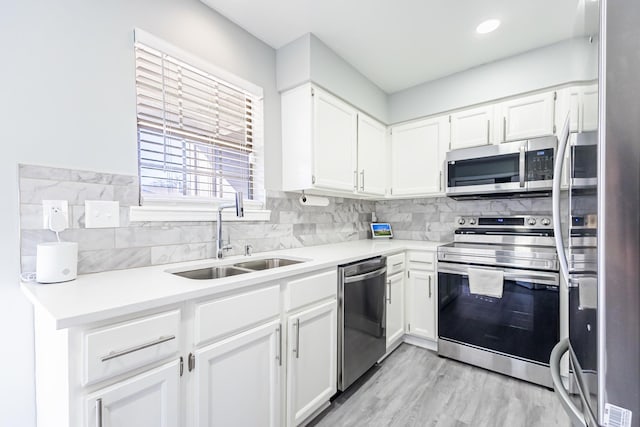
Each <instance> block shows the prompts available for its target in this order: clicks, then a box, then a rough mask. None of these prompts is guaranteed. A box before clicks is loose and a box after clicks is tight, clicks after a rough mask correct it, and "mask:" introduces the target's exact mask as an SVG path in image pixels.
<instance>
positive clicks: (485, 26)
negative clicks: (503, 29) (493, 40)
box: [476, 19, 500, 34]
mask: <svg viewBox="0 0 640 427" xmlns="http://www.w3.org/2000/svg"><path fill="white" fill-rule="evenodd" d="M499 26H500V20H499V19H487V20H486V21H484V22H481V23H480V25H478V26H477V27H476V32H477V33H478V34H487V33H490V32H491V31H495V30H496V28H498V27H499Z"/></svg>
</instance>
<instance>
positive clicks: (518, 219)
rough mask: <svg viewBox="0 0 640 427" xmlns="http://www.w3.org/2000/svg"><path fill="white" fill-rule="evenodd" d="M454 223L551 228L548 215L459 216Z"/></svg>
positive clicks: (460, 224)
mask: <svg viewBox="0 0 640 427" xmlns="http://www.w3.org/2000/svg"><path fill="white" fill-rule="evenodd" d="M456 225H457V226H458V227H464V228H516V229H517V228H551V227H552V225H551V217H550V216H529V215H522V216H460V217H457V218H456Z"/></svg>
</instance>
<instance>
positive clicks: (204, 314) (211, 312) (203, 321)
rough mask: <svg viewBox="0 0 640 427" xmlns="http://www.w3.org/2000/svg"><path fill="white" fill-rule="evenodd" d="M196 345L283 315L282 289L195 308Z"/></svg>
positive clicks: (226, 299)
mask: <svg viewBox="0 0 640 427" xmlns="http://www.w3.org/2000/svg"><path fill="white" fill-rule="evenodd" d="M195 312H196V317H195V344H196V345H198V344H201V343H203V342H206V341H209V340H214V339H218V338H223V337H225V336H229V335H231V334H233V333H234V332H239V331H242V330H245V329H248V328H250V327H251V326H254V325H256V324H258V323H261V322H264V321H268V320H271V319H273V318H274V317H277V316H278V315H279V314H280V286H279V285H275V286H269V287H267V288H263V289H258V290H255V291H251V292H245V293H242V294H239V295H232V296H230V297H227V298H221V299H217V300H214V301H210V302H205V303H203V304H199V305H197V306H196V310H195Z"/></svg>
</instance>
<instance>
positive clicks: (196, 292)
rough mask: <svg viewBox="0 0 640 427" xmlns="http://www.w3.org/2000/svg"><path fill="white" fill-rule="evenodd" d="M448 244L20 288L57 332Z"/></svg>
mask: <svg viewBox="0 0 640 427" xmlns="http://www.w3.org/2000/svg"><path fill="white" fill-rule="evenodd" d="M442 244H444V242H425V241H413V240H375V241H374V240H357V241H352V242H344V243H336V244H329V245H320V246H309V247H304V248H293V249H285V250H279V251H271V252H261V253H258V254H254V255H252V256H251V257H246V256H235V257H228V258H225V259H224V260H221V261H219V260H216V259H208V260H198V261H190V262H182V263H176V264H165V265H157V266H152V267H143V268H132V269H127V270H116V271H107V272H103V273H95V274H86V275H80V276H78V278H77V279H76V280H73V281H71V282H66V283H57V284H38V283H27V282H23V283H22V291H23V292H24V294H25V295H26V296H27V298H29V300H30V301H31V302H32V303H33V304H34V306H35V308H36V309H38V310H44V311H45V312H46V313H47V314H48V315H49V316H51V318H52V319H53V320H54V322H55V325H56V328H57V329H64V328H70V327H75V326H82V325H85V324H88V323H91V322H97V321H101V320H106V319H109V318H111V317H115V316H121V315H126V314H131V313H135V312H138V311H142V310H148V309H153V308H157V307H161V306H164V305H169V304H174V303H180V302H183V301H186V300H191V299H195V298H200V297H205V296H211V295H215V294H218V293H221V292H228V291H231V290H236V289H242V288H244V287H248V286H252V285H256V284H260V283H264V282H268V281H274V280H279V279H282V278H284V277H290V276H294V275H297V274H304V273H308V272H311V271H315V270H319V269H323V268H330V267H335V266H337V265H340V264H346V263H349V262H352V261H357V260H359V259H364V258H368V257H373V256H378V255H388V254H392V253H395V252H401V251H405V250H411V249H413V250H435V249H436V248H437V247H438V246H440V245H442ZM272 256H278V257H290V258H304V259H308V260H309V261H307V262H303V263H300V264H295V265H290V266H286V267H279V268H273V269H270V270H262V271H256V272H252V273H246V274H240V275H237V276H230V277H226V278H221V279H211V280H194V279H187V278H184V277H180V276H176V275H173V274H170V273H167V271H166V270H172V271H180V270H185V269H189V267H199V266H203V267H209V266H213V265H225V264H233V263H235V262H241V261H249V260H253V259H260V258H265V257H272Z"/></svg>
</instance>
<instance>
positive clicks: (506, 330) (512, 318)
mask: <svg viewBox="0 0 640 427" xmlns="http://www.w3.org/2000/svg"><path fill="white" fill-rule="evenodd" d="M457 223H458V225H459V228H458V229H456V231H455V237H454V242H453V243H450V244H448V245H444V246H441V247H440V248H439V249H438V338H439V341H438V353H439V354H440V355H441V356H445V357H448V358H452V359H456V360H460V361H462V362H466V363H469V364H472V365H476V366H480V367H482V368H485V369H489V370H492V371H496V372H500V373H502V374H506V375H510V376H512V377H515V378H520V379H523V380H526V381H530V382H533V383H536V384H540V385H543V386H545V387H551V386H552V381H551V374H550V371H549V357H550V355H551V350H552V349H553V347H554V346H555V345H556V343H557V342H558V341H559V339H560V298H561V295H560V294H561V292H560V286H559V285H560V283H559V280H560V279H559V272H558V268H559V266H558V258H557V253H556V249H555V242H554V237H553V229H552V225H551V218H550V217H546V216H510V217H495V216H491V217H460V218H457ZM470 269H480V270H483V269H484V270H492V271H496V270H500V271H501V272H502V275H503V283H502V297H500V298H496V297H492V296H487V295H482V294H475V293H471V292H470V290H469V271H470ZM498 283H499V282H498ZM564 297H566V295H565V296H563V298H564Z"/></svg>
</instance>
